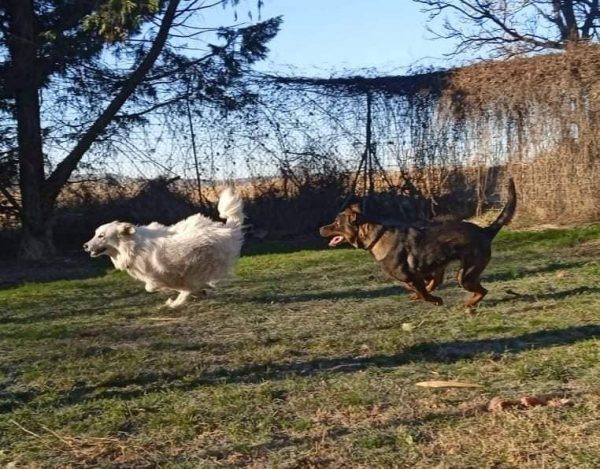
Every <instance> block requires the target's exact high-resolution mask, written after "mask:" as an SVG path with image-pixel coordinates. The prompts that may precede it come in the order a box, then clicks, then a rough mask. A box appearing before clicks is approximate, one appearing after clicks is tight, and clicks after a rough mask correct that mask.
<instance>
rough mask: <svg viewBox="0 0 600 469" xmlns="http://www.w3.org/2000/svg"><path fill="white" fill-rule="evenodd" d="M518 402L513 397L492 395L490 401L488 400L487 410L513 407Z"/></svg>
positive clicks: (496, 410) (495, 410)
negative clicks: (505, 397)
mask: <svg viewBox="0 0 600 469" xmlns="http://www.w3.org/2000/svg"><path fill="white" fill-rule="evenodd" d="M517 404H518V402H517V401H515V400H514V399H504V398H502V397H498V396H496V397H494V398H493V399H492V400H490V402H488V405H487V410H489V411H490V412H498V411H499V410H505V409H508V408H509V407H513V406H515V405H517Z"/></svg>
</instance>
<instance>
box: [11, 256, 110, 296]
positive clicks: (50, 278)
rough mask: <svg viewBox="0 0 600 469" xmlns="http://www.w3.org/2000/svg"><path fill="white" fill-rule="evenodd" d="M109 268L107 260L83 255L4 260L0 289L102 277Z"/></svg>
mask: <svg viewBox="0 0 600 469" xmlns="http://www.w3.org/2000/svg"><path fill="white" fill-rule="evenodd" d="M109 268H110V261H108V260H105V259H100V260H90V259H88V258H86V257H83V256H78V257H70V258H61V259H55V260H52V261H47V262H26V261H4V262H0V290H8V289H10V288H15V287H18V286H19V285H23V284H25V283H46V282H55V281H57V280H81V279H86V278H93V277H102V276H103V275H105V274H106V271H107V270H108V269H109Z"/></svg>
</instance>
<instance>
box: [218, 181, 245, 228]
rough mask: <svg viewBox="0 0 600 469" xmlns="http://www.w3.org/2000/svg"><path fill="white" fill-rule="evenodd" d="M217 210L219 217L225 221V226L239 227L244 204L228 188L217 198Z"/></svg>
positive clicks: (242, 217)
mask: <svg viewBox="0 0 600 469" xmlns="http://www.w3.org/2000/svg"><path fill="white" fill-rule="evenodd" d="M217 209H218V210H219V216H220V217H221V218H224V219H225V220H227V222H226V224H227V225H230V224H234V223H235V224H239V225H240V226H241V224H242V222H243V221H244V204H243V203H242V199H241V197H240V196H239V195H237V194H234V192H233V191H232V190H231V189H230V188H229V187H228V188H227V189H225V190H224V191H223V192H221V196H220V197H219V203H218V205H217Z"/></svg>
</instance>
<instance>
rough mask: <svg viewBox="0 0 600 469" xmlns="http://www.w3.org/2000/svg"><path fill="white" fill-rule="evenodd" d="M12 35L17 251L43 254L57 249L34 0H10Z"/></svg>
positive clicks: (9, 86) (27, 256)
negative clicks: (47, 192) (48, 196)
mask: <svg viewBox="0 0 600 469" xmlns="http://www.w3.org/2000/svg"><path fill="white" fill-rule="evenodd" d="M7 6H8V8H7V10H8V13H9V16H10V20H9V25H10V36H9V38H10V39H9V40H8V46H9V51H10V58H11V62H10V64H11V68H10V70H9V72H8V76H7V89H8V90H9V91H10V92H11V93H12V94H13V96H14V97H15V107H16V120H17V139H18V144H19V186H20V189H21V225H22V232H23V233H22V238H21V246H20V249H19V255H20V257H22V258H25V259H32V260H40V259H42V258H45V257H49V256H52V255H54V253H55V249H54V245H53V243H52V236H51V230H50V228H49V226H50V224H49V214H50V208H51V204H49V203H48V202H47V201H45V200H44V199H45V197H44V194H43V190H44V179H45V175H44V154H43V150H42V129H41V121H40V97H39V88H40V86H41V83H40V77H39V71H38V57H37V47H38V42H37V31H36V23H37V22H36V18H35V12H34V9H33V2H32V1H31V0H12V1H11V2H8V5H7Z"/></svg>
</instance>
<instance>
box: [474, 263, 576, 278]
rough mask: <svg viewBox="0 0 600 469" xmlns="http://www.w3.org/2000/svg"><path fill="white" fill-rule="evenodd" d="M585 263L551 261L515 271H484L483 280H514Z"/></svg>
mask: <svg viewBox="0 0 600 469" xmlns="http://www.w3.org/2000/svg"><path fill="white" fill-rule="evenodd" d="M585 264H587V262H586V261H571V262H551V263H549V264H546V265H542V266H539V267H531V268H528V267H525V268H519V269H517V270H516V271H513V270H509V271H501V272H495V273H490V274H485V273H484V274H483V281H484V282H502V281H506V280H516V279H520V278H524V277H527V276H529V275H535V274H544V273H550V272H557V271H559V270H568V269H575V268H577V267H581V266H583V265H585Z"/></svg>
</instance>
